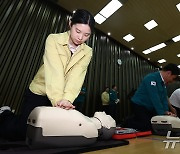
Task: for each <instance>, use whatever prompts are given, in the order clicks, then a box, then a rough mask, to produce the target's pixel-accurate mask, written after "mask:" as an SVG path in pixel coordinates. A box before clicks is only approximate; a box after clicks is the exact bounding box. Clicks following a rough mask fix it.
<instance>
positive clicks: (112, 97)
mask: <svg viewBox="0 0 180 154" xmlns="http://www.w3.org/2000/svg"><path fill="white" fill-rule="evenodd" d="M109 99H110V101H109V102H110V103H109V105H115V104H116V103H115V101H116V100H117V99H118V96H117V91H115V90H110V93H109Z"/></svg>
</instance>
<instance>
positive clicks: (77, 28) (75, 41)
mask: <svg viewBox="0 0 180 154" xmlns="http://www.w3.org/2000/svg"><path fill="white" fill-rule="evenodd" d="M90 35H91V29H90V27H89V25H88V24H74V25H72V27H71V28H70V39H69V41H70V42H69V43H70V44H71V45H73V46H78V45H81V44H82V43H84V42H85V41H86V40H87V39H88V38H89V37H90Z"/></svg>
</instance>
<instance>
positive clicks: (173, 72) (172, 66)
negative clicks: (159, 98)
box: [162, 63, 180, 75]
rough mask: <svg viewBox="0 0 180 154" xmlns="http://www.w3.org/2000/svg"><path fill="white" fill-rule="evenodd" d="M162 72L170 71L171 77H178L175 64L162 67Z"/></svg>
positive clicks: (178, 71) (178, 72) (178, 70)
mask: <svg viewBox="0 0 180 154" xmlns="http://www.w3.org/2000/svg"><path fill="white" fill-rule="evenodd" d="M162 70H163V71H171V73H172V75H179V74H180V69H179V68H178V66H177V65H176V64H173V63H169V64H167V65H166V66H164V67H163V69H162Z"/></svg>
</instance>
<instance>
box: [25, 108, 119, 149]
mask: <svg viewBox="0 0 180 154" xmlns="http://www.w3.org/2000/svg"><path fill="white" fill-rule="evenodd" d="M27 123H28V129H27V139H26V142H27V144H28V145H29V146H30V147H32V148H36V147H72V146H86V145H90V144H93V143H95V142H96V141H97V140H98V139H101V140H107V139H110V138H111V137H112V135H113V134H114V132H115V127H116V122H115V120H114V119H113V118H112V117H111V116H109V115H106V113H105V112H95V114H94V116H93V117H91V118H90V117H87V116H85V115H83V114H82V113H80V112H78V111H77V110H65V109H62V108H58V107H36V108H35V109H34V110H33V111H32V112H31V113H30V115H29V118H28V122H27Z"/></svg>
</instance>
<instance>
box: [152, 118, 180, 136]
mask: <svg viewBox="0 0 180 154" xmlns="http://www.w3.org/2000/svg"><path fill="white" fill-rule="evenodd" d="M151 124H152V128H153V130H154V132H155V133H156V134H159V135H167V132H168V131H172V132H175V133H180V119H179V118H178V117H173V116H167V115H162V116H154V117H152V118H151Z"/></svg>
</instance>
